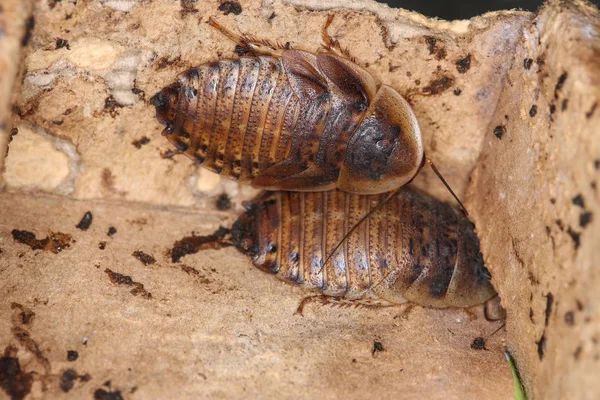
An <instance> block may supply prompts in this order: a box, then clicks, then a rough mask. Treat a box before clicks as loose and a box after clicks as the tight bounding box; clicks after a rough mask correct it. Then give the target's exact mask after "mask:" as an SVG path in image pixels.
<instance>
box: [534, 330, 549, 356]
mask: <svg viewBox="0 0 600 400" xmlns="http://www.w3.org/2000/svg"><path fill="white" fill-rule="evenodd" d="M535 344H537V353H538V357H539V358H540V361H542V360H543V359H544V353H545V352H546V331H545V330H544V332H542V337H540V340H538V341H537V342H535Z"/></svg>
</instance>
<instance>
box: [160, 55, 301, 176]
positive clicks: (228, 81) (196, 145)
mask: <svg viewBox="0 0 600 400" xmlns="http://www.w3.org/2000/svg"><path fill="white" fill-rule="evenodd" d="M162 93H163V95H164V96H165V101H171V102H174V103H175V104H173V107H172V111H171V112H172V113H173V114H174V115H173V117H174V120H173V123H172V124H170V123H169V125H168V128H167V129H166V130H165V132H164V134H165V135H166V136H167V138H168V139H169V140H170V141H171V142H172V143H173V144H174V145H175V146H176V147H177V148H178V149H179V150H180V151H182V152H184V153H185V154H186V155H188V156H189V157H191V158H192V159H194V160H196V161H197V162H198V163H201V164H202V165H203V166H204V167H206V168H208V169H210V170H212V171H215V172H217V173H222V174H223V175H225V176H228V177H231V178H234V179H238V180H240V181H241V182H249V181H251V180H252V178H254V177H255V176H257V175H258V173H259V171H262V170H264V169H266V168H267V167H269V166H271V165H273V164H275V163H277V162H279V161H281V160H283V159H284V158H285V157H286V156H287V155H288V153H289V151H290V145H291V134H292V131H293V128H294V126H295V124H296V121H297V118H298V111H299V102H298V98H297V96H295V95H294V93H293V91H292V89H291V87H290V85H289V83H288V80H287V75H286V73H285V71H284V69H283V66H282V64H281V61H280V59H278V58H274V57H268V56H259V57H242V58H240V59H237V60H222V61H218V62H214V63H209V64H205V65H203V66H200V67H198V68H193V69H190V70H188V71H187V72H185V73H183V74H181V75H180V76H179V79H178V82H177V83H175V84H173V85H171V86H169V87H167V88H165V89H163V91H162Z"/></svg>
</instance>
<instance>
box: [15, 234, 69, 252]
mask: <svg viewBox="0 0 600 400" xmlns="http://www.w3.org/2000/svg"><path fill="white" fill-rule="evenodd" d="M11 233H12V237H13V239H14V240H15V241H16V242H19V243H22V244H24V245H27V246H29V247H31V249H32V250H45V251H50V252H52V253H54V254H58V253H60V252H61V251H63V250H64V249H66V248H68V247H69V246H70V245H71V244H70V242H71V235H69V234H66V233H62V232H51V233H50V235H48V236H46V237H45V238H43V239H36V238H35V234H34V233H33V232H30V231H25V230H18V229H13V230H12V232H11Z"/></svg>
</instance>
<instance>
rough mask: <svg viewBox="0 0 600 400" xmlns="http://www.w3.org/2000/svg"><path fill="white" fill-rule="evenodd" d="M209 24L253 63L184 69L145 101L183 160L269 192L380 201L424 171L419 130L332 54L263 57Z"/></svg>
mask: <svg viewBox="0 0 600 400" xmlns="http://www.w3.org/2000/svg"><path fill="white" fill-rule="evenodd" d="M330 22H331V20H328V24H329V23H330ZM211 24H212V25H213V26H215V27H216V28H218V29H220V30H221V31H223V32H224V33H225V34H226V35H228V36H229V37H231V38H233V39H234V40H236V41H237V42H238V44H240V45H244V46H246V47H247V48H249V49H250V50H251V51H253V52H254V53H255V54H254V55H253V56H247V57H241V58H239V59H229V60H220V61H217V62H212V63H208V64H205V65H202V66H200V67H198V68H193V69H190V70H188V71H187V72H185V73H183V74H181V75H180V76H179V78H178V80H177V82H175V83H173V84H172V85H170V86H168V87H166V88H165V89H163V90H162V91H160V92H159V93H158V94H156V95H155V96H154V97H153V98H152V100H151V103H152V104H153V105H154V106H155V107H156V111H157V117H158V119H159V121H160V122H161V123H162V124H164V125H165V126H166V128H165V129H164V131H163V135H165V136H166V137H167V138H168V139H169V140H170V141H171V142H172V143H173V144H174V145H175V146H176V147H177V148H178V149H179V150H180V151H181V152H183V153H184V154H186V155H187V156H189V157H190V158H192V159H193V160H195V161H196V162H198V163H200V164H201V165H202V166H204V167H206V168H208V169H210V170H212V171H214V172H217V173H220V174H222V175H223V176H226V177H229V178H233V179H236V180H238V181H240V182H242V183H251V184H252V185H253V186H255V187H259V188H264V189H269V190H299V191H322V190H329V189H333V188H338V189H341V190H344V191H347V192H353V193H363V194H371V193H382V192H386V191H390V190H392V189H395V188H398V187H400V186H402V185H404V184H406V183H407V182H409V181H410V180H411V179H412V178H413V177H414V176H415V175H416V174H417V173H418V171H419V170H420V169H421V167H422V166H423V163H424V161H425V157H424V152H423V144H422V139H421V132H420V128H419V124H418V122H417V119H416V117H415V114H414V112H413V111H412V109H411V107H410V105H409V104H408V103H407V102H406V100H405V99H404V98H403V97H402V96H400V94H398V92H396V91H395V90H394V89H392V88H391V87H389V86H386V85H380V84H378V83H377V82H376V81H375V79H374V78H373V76H372V75H371V74H369V73H368V72H367V71H366V70H364V69H363V68H361V67H359V66H358V65H356V64H355V63H353V62H352V61H350V60H349V59H347V58H345V57H344V56H343V55H341V54H335V51H334V49H332V48H331V46H330V48H329V50H328V51H324V52H320V53H318V54H312V53H309V52H306V51H299V50H286V49H284V48H282V49H275V50H273V49H270V50H264V51H261V50H259V46H258V45H256V44H253V43H252V41H251V40H250V39H246V38H244V37H241V36H237V35H234V34H232V33H230V32H228V31H226V30H225V29H224V28H222V27H221V26H220V25H218V24H216V23H215V22H211ZM324 37H325V38H326V40H327V41H328V42H327V41H326V43H329V44H331V43H332V42H331V38H329V37H328V36H326V34H325V33H324ZM340 53H341V49H340Z"/></svg>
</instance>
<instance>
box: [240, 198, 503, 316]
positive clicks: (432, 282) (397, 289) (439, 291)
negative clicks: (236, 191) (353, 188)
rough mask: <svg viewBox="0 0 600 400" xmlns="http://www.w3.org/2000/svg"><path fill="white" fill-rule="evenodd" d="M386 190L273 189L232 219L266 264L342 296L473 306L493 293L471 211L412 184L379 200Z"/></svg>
mask: <svg viewBox="0 0 600 400" xmlns="http://www.w3.org/2000/svg"><path fill="white" fill-rule="evenodd" d="M384 196H385V194H378V195H358V194H353V193H348V192H343V191H340V190H332V191H322V192H265V193H263V194H261V195H259V197H257V198H256V199H255V200H253V201H252V202H250V203H249V204H247V210H246V212H245V213H244V214H242V215H241V216H240V218H239V219H238V220H237V221H236V222H235V223H234V224H233V226H232V230H231V235H232V238H231V241H232V243H233V245H234V246H236V247H237V248H238V249H239V250H240V251H241V252H243V253H244V254H247V255H249V256H251V257H252V260H253V263H254V265H255V266H257V267H258V268H260V269H261V270H264V271H267V272H270V273H272V274H275V275H276V276H277V277H278V278H280V279H282V280H284V281H287V282H291V283H297V284H301V285H303V286H304V287H306V288H308V289H314V290H316V291H319V292H320V293H321V294H322V295H324V296H326V297H328V298H330V299H334V300H335V301H334V302H338V303H349V304H352V303H354V304H363V305H386V304H388V305H391V304H402V303H406V302H410V303H413V304H416V305H420V306H426V307H435V308H444V307H470V306H473V305H477V304H481V303H484V302H486V301H487V300H488V299H490V298H492V297H493V296H495V294H496V293H495V291H494V288H493V287H492V285H491V283H490V279H491V276H490V273H489V272H488V270H487V269H486V267H485V265H484V262H483V257H482V255H481V252H480V250H479V240H478V238H477V236H476V235H475V232H474V226H473V224H472V223H471V222H470V221H469V220H468V219H467V218H466V216H465V215H464V214H463V213H461V212H460V211H458V210H456V209H454V208H452V207H451V206H450V205H448V204H446V203H443V202H440V201H439V200H437V199H435V198H433V197H430V196H428V195H425V194H423V193H420V192H417V191H414V190H411V189H409V188H402V189H401V190H400V191H399V192H398V194H397V196H395V197H394V198H392V199H390V200H389V201H387V202H386V203H384V204H381V200H382V198H383V197H384ZM373 209H375V211H374V212H372V213H371V217H370V218H369V219H367V220H365V221H364V222H363V223H361V224H359V225H358V227H357V228H356V229H355V230H354V231H353V232H352V233H351V234H350V235H348V237H347V240H345V241H343V245H342V248H341V249H340V251H339V252H337V253H336V254H335V255H334V256H333V257H332V258H331V262H325V261H326V260H327V256H326V255H327V254H331V253H332V251H331V249H332V248H333V247H334V246H335V245H336V243H339V242H340V241H341V239H342V238H343V237H345V236H346V234H347V232H348V230H349V229H350V228H351V227H354V226H355V225H356V223H357V221H359V220H361V217H362V216H363V215H365V214H366V213H370V212H371V210H373Z"/></svg>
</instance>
